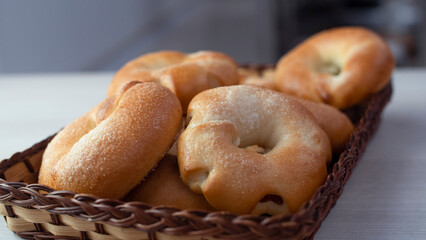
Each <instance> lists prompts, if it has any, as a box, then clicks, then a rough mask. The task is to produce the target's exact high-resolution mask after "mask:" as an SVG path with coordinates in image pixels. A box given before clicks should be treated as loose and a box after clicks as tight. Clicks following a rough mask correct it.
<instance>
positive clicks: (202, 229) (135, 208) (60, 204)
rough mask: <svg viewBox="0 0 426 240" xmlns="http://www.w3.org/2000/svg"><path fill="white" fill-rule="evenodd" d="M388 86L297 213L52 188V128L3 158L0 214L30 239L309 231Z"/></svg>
mask: <svg viewBox="0 0 426 240" xmlns="http://www.w3.org/2000/svg"><path fill="white" fill-rule="evenodd" d="M391 94H392V87H391V85H388V86H386V87H385V88H384V89H383V90H382V91H381V92H379V93H378V94H376V95H374V96H373V97H372V99H371V100H370V101H369V103H368V105H367V107H366V108H365V109H364V110H365V111H363V114H362V118H361V120H360V121H359V123H358V125H357V127H356V130H355V132H354V133H353V135H352V136H351V138H350V139H349V141H348V142H347V145H346V150H345V151H344V152H343V153H342V154H341V155H340V157H339V159H338V161H337V162H336V163H335V164H334V166H333V168H332V170H331V173H330V174H329V175H328V177H327V180H326V182H325V184H324V185H323V186H321V187H320V188H319V189H318V190H317V192H316V193H315V195H314V196H313V198H312V199H311V200H310V201H309V202H308V203H306V204H305V205H304V206H303V207H302V208H301V209H300V210H299V211H298V212H297V213H295V214H291V215H280V216H274V217H267V216H250V215H246V216H239V215H234V214H230V213H226V212H206V211H194V210H179V209H176V208H171V207H155V206H150V205H147V204H144V203H141V202H128V203H126V202H123V201H119V200H111V199H100V198H97V197H95V196H92V195H88V194H76V193H73V192H68V191H55V190H54V189H51V188H49V187H46V186H44V185H40V184H37V183H36V182H37V175H38V171H39V168H40V164H41V159H42V154H43V151H44V149H45V148H46V146H47V144H48V143H49V141H50V140H51V139H52V138H53V136H51V137H49V138H47V139H45V140H43V141H41V142H39V143H37V144H35V145H34V146H33V147H31V148H29V149H27V150H25V151H23V152H20V153H16V154H14V155H13V156H12V157H11V158H10V159H7V160H5V161H3V162H1V163H0V177H1V178H2V179H0V214H1V215H3V216H5V219H6V221H7V224H8V226H9V228H10V229H11V230H12V231H14V232H16V233H17V234H18V235H19V236H20V237H22V238H29V239H284V238H289V239H310V238H313V236H314V234H315V232H316V231H317V229H318V228H319V227H320V225H321V222H322V221H323V220H324V218H325V217H326V216H327V214H328V213H329V211H330V209H331V207H332V206H333V205H334V204H335V203H336V200H337V199H338V198H339V196H340V194H341V193H342V190H343V186H344V184H345V183H346V181H347V180H348V177H349V176H350V174H351V173H352V170H353V168H354V166H355V164H356V162H357V161H358V160H359V158H360V156H361V154H362V152H363V151H364V149H365V147H366V145H367V143H368V141H369V139H370V138H371V137H372V136H373V134H374V132H375V130H376V129H377V127H378V124H379V120H380V115H381V112H382V110H383V108H384V106H385V105H386V103H387V102H388V101H389V100H390V96H391Z"/></svg>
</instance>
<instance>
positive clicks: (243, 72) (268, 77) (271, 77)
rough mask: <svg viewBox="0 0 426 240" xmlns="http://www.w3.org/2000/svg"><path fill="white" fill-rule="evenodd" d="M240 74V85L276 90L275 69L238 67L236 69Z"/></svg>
mask: <svg viewBox="0 0 426 240" xmlns="http://www.w3.org/2000/svg"><path fill="white" fill-rule="evenodd" d="M238 74H239V76H240V81H239V84H240V85H251V86H257V87H263V88H267V89H271V90H276V86H275V70H274V69H273V68H267V69H264V70H262V71H260V72H259V71H257V70H251V69H245V68H240V69H238Z"/></svg>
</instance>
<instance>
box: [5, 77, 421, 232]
mask: <svg viewBox="0 0 426 240" xmlns="http://www.w3.org/2000/svg"><path fill="white" fill-rule="evenodd" d="M112 76H113V73H68V74H67V73H61V74H31V75H21V74H16V75H14V74H8V75H0V159H4V158H8V157H10V156H11V155H12V154H13V153H14V152H17V151H21V150H24V149H26V148H27V147H29V146H31V145H32V144H34V143H36V142H38V141H40V140H42V139H44V138H45V137H47V136H49V135H51V134H52V133H54V132H56V131H58V130H59V129H60V128H62V127H63V126H65V125H67V124H68V123H70V122H72V121H73V120H74V119H75V118H77V117H79V116H80V115H83V114H84V113H86V112H87V111H88V110H90V109H91V108H92V107H93V106H95V105H96V104H97V103H98V102H100V101H101V100H103V99H104V98H105V95H106V90H107V87H108V85H109V82H110V80H111V78H112ZM393 87H394V93H393V96H392V100H391V102H390V103H389V105H388V106H387V107H386V109H385V111H384V113H383V116H382V122H381V125H380V127H379V129H378V131H377V133H376V135H375V136H374V138H373V139H372V140H371V141H370V144H369V146H368V147H367V149H366V151H365V153H364V155H363V156H362V158H361V160H360V161H359V163H358V165H357V167H356V168H355V170H354V172H353V174H352V176H351V177H350V179H349V181H348V183H347V184H346V186H345V188H344V191H343V194H342V196H341V197H340V199H339V200H338V201H337V204H336V206H335V207H334V208H332V209H331V212H330V214H329V215H328V217H327V218H326V219H325V221H324V222H323V224H322V226H321V228H320V230H319V231H318V233H317V235H316V237H315V239H319V240H321V239H324V240H325V239H398V240H399V239H425V236H426V227H425V226H426V69H397V70H396V71H395V73H394V77H393ZM0 239H1V240H3V239H20V238H18V237H17V236H16V235H14V234H13V233H12V232H11V231H10V230H8V229H7V226H6V224H5V222H4V221H2V220H1V221H0Z"/></svg>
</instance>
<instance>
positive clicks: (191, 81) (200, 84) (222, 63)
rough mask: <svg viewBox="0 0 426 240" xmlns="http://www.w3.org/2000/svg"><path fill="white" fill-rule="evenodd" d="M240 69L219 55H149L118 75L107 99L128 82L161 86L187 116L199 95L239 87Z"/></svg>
mask: <svg viewBox="0 0 426 240" xmlns="http://www.w3.org/2000/svg"><path fill="white" fill-rule="evenodd" d="M237 69H238V67H237V64H236V62H235V61H234V59H232V58H231V57H229V56H228V55H225V54H223V53H219V52H213V51H200V52H195V53H192V54H184V53H181V52H177V51H159V52H154V53H149V54H145V55H142V56H140V57H138V58H136V59H133V60H131V61H130V62H128V63H126V64H125V65H124V66H123V67H122V68H121V69H120V70H119V71H118V72H117V73H116V75H115V76H114V79H113V80H112V82H111V84H110V86H109V89H108V95H112V94H114V93H116V92H117V91H119V90H120V88H121V87H122V86H123V84H125V83H127V82H129V81H141V82H159V83H161V84H162V85H163V86H165V87H167V88H169V89H170V90H171V91H172V92H173V93H174V94H176V96H177V97H178V98H179V100H180V101H181V104H182V108H183V110H184V112H185V111H186V108H187V106H188V104H189V102H190V101H191V99H192V98H193V97H194V96H195V95H197V94H198V93H200V92H202V91H204V90H207V89H210V88H214V87H218V86H228V85H234V84H238V73H237Z"/></svg>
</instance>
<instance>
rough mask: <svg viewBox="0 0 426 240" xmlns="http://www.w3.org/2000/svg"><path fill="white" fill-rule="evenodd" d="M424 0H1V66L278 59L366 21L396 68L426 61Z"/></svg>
mask: <svg viewBox="0 0 426 240" xmlns="http://www.w3.org/2000/svg"><path fill="white" fill-rule="evenodd" d="M425 5H426V4H425V1H422V0H417V1H416V0H340V1H338V0H321V1H320V0H298V1H284V0H282V1H281V0H233V1H227V0H205V1H198V0H186V1H178V0H152V1H140V0H124V1H116V0H102V1H99V0H92V1H87V0H73V1H68V0H56V1H53V0H38V1H23V0H1V1H0V73H31V72H58V71H62V72H63V71H66V72H71V71H111V70H112V71H115V70H117V69H118V68H119V67H121V66H122V65H123V64H124V63H125V62H127V61H128V60H130V59H132V58H134V57H137V56H139V55H141V54H143V53H147V52H152V51H157V50H164V49H171V50H180V51H184V52H193V51H197V50H203V49H208V50H216V51H221V52H225V53H227V54H229V55H231V56H233V57H234V58H235V59H236V60H237V61H238V62H239V63H274V62H276V61H277V60H278V59H279V58H280V57H281V56H282V55H283V54H285V53H286V52H287V51H288V50H289V49H291V48H292V47H294V46H295V45H297V44H298V43H300V42H301V41H303V40H304V39H305V38H307V37H308V36H310V35H312V34H314V33H316V32H318V31H320V30H323V29H327V28H331V27H336V26H344V25H359V26H365V27H368V28H370V29H372V30H374V31H376V32H378V33H379V34H380V35H382V36H383V37H384V38H385V40H386V41H387V42H388V44H389V45H390V46H391V49H392V51H393V53H394V55H395V56H396V59H397V64H398V66H401V67H405V66H426V44H424V43H426V21H425V17H424V13H425V12H426V6H425Z"/></svg>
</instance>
